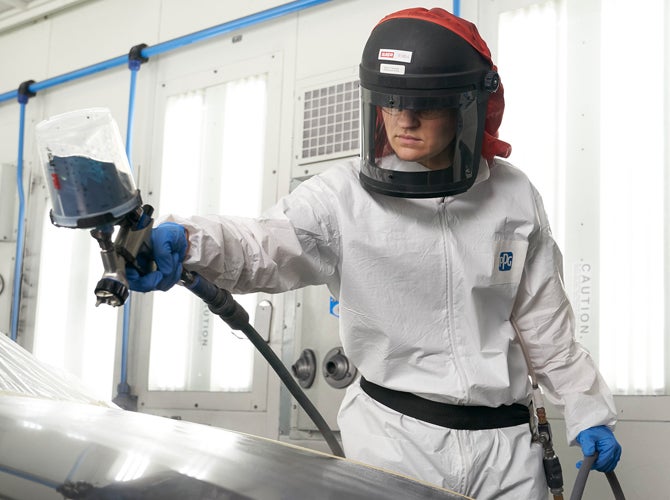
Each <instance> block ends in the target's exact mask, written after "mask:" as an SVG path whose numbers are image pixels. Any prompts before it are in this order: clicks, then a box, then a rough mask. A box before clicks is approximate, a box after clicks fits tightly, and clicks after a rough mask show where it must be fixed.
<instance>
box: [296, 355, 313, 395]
mask: <svg viewBox="0 0 670 500" xmlns="http://www.w3.org/2000/svg"><path fill="white" fill-rule="evenodd" d="M291 371H292V372H293V376H294V377H295V378H297V379H298V383H299V384H300V387H302V388H303V389H307V388H309V387H311V386H312V384H313V383H314V377H315V376H316V356H315V355H314V351H312V350H311V349H305V350H304V351H302V353H300V357H299V358H298V361H296V362H295V363H294V364H293V366H291Z"/></svg>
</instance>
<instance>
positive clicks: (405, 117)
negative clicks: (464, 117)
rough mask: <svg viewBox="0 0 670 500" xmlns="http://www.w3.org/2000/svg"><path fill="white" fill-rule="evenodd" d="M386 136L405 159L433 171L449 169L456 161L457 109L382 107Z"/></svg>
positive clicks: (401, 157) (399, 155) (395, 150)
mask: <svg viewBox="0 0 670 500" xmlns="http://www.w3.org/2000/svg"><path fill="white" fill-rule="evenodd" d="M382 111H383V112H382V116H383V117H384V126H385V127H386V135H387V137H388V140H389V143H390V145H391V147H392V148H393V151H394V152H395V154H396V155H397V156H398V158H400V159H401V160H404V161H413V162H417V163H420V164H422V165H423V166H425V167H426V168H429V169H431V170H437V169H441V168H447V167H449V166H451V163H452V161H453V156H454V152H453V147H450V145H451V142H452V141H453V139H454V136H455V135H456V110H454V109H440V110H421V111H414V110H411V109H404V110H398V109H392V108H382Z"/></svg>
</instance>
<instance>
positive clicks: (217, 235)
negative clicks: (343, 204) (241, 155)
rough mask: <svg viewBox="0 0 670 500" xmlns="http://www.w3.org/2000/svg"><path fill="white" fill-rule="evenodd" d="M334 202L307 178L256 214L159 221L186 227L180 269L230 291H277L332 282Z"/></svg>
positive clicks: (335, 231) (317, 181)
mask: <svg viewBox="0 0 670 500" xmlns="http://www.w3.org/2000/svg"><path fill="white" fill-rule="evenodd" d="M336 202H337V200H336V199H335V195H334V193H333V192H332V191H331V190H329V189H328V188H327V186H326V185H325V184H324V183H323V182H322V181H321V180H320V179H318V178H312V179H310V180H308V181H305V182H304V183H303V184H301V185H300V186H299V187H298V188H297V189H296V190H294V191H293V192H292V193H291V194H289V195H288V196H286V197H284V198H283V199H281V200H280V201H279V202H278V203H277V204H276V205H275V206H274V207H272V208H270V209H269V210H268V211H267V212H265V213H264V214H263V216H261V217H259V218H255V219H252V218H243V217H225V216H219V215H209V216H193V217H188V218H184V217H178V216H175V215H169V216H167V217H166V218H165V219H164V220H165V221H172V222H176V223H178V224H181V225H183V226H184V227H185V228H186V229H187V231H188V235H189V249H188V251H187V254H186V259H185V260H184V267H185V268H186V269H188V270H190V271H194V272H197V273H199V274H201V275H202V276H204V277H205V278H207V279H209V280H210V281H213V282H214V283H216V284H217V285H218V286H220V287H222V288H224V289H226V290H228V291H230V292H232V293H250V292H266V293H277V292H283V291H287V290H293V289H296V288H300V287H303V286H306V285H318V284H331V283H336V282H337V272H338V271H337V269H338V266H337V262H338V255H339V238H338V235H339V231H338V224H337V215H336V211H337V210H336V205H335V203H336Z"/></svg>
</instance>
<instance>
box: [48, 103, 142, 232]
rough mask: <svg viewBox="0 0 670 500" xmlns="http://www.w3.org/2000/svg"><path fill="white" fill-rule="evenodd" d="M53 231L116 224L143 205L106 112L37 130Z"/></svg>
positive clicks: (76, 114) (56, 119) (78, 114)
mask: <svg viewBox="0 0 670 500" xmlns="http://www.w3.org/2000/svg"><path fill="white" fill-rule="evenodd" d="M35 138H36V143H37V148H38V154H39V159H40V162H41V164H42V167H43V170H44V175H45V178H46V183H47V186H48V188H49V195H50V197H51V202H52V209H51V221H52V222H53V223H54V224H55V225H56V226H64V227H73V228H75V227H78V228H93V227H100V226H104V225H107V224H114V223H115V222H116V221H118V220H119V219H121V218H123V217H124V216H125V215H127V214H128V213H130V212H132V211H133V210H135V209H136V208H137V207H138V206H140V205H141V203H142V202H141V198H140V193H139V191H138V189H137V188H136V187H135V181H134V180H133V175H132V172H131V170H130V165H129V163H128V157H127V156H126V152H125V148H124V145H123V141H122V139H121V134H120V132H119V128H118V125H117V124H116V121H114V118H113V117H112V114H111V112H110V111H109V110H108V109H107V108H89V109H81V110H76V111H70V112H67V113H63V114H60V115H56V116H53V117H51V118H48V119H46V120H44V121H42V122H40V123H38V124H37V125H36V127H35Z"/></svg>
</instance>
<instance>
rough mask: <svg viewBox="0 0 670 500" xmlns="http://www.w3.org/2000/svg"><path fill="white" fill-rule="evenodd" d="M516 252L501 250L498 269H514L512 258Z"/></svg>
mask: <svg viewBox="0 0 670 500" xmlns="http://www.w3.org/2000/svg"><path fill="white" fill-rule="evenodd" d="M513 258H514V254H513V253H512V252H500V257H499V260H498V271H509V270H511V269H512V259H513Z"/></svg>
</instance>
